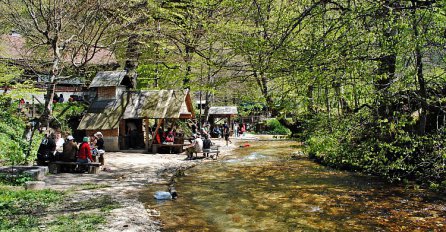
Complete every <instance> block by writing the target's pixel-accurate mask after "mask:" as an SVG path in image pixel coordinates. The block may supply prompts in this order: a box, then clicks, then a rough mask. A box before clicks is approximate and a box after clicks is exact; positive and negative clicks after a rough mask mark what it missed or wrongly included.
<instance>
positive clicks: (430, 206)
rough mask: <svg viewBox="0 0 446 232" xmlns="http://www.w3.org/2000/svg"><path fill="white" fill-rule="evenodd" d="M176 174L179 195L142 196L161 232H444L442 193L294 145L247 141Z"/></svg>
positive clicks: (445, 205)
mask: <svg viewBox="0 0 446 232" xmlns="http://www.w3.org/2000/svg"><path fill="white" fill-rule="evenodd" d="M249 144H250V147H245V148H239V149H236V150H235V151H233V152H232V154H233V155H228V156H225V157H223V158H221V159H219V160H217V161H214V162H206V163H203V164H201V165H198V166H196V167H194V168H192V169H189V170H187V171H186V172H185V175H184V176H182V177H178V178H177V179H176V180H177V183H176V190H177V192H178V196H179V197H178V199H176V200H168V201H157V200H155V199H153V193H154V192H155V191H159V190H164V191H165V190H166V188H167V187H165V186H164V187H162V186H151V187H149V189H147V191H145V194H144V196H143V197H141V200H143V202H145V204H146V207H147V208H148V209H156V210H157V211H160V215H161V216H160V219H161V221H162V222H163V231H446V198H445V196H444V195H442V194H435V193H432V192H429V191H426V190H421V189H418V188H414V187H413V186H412V187H405V186H403V185H396V184H389V183H386V182H384V181H382V180H380V179H378V178H376V177H371V176H366V175H361V174H355V173H350V172H346V171H338V170H333V169H330V168H327V167H324V166H321V165H319V164H317V163H315V162H313V161H311V160H309V159H307V158H292V156H295V154H298V151H299V149H300V147H299V143H297V142H291V141H290V142H288V141H287V142H284V141H281V142H279V141H274V142H269V141H268V142H261V141H259V142H249Z"/></svg>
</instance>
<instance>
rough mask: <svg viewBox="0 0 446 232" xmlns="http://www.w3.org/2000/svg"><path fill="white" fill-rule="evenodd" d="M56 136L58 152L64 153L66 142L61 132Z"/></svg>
mask: <svg viewBox="0 0 446 232" xmlns="http://www.w3.org/2000/svg"><path fill="white" fill-rule="evenodd" d="M54 135H55V138H54V140H55V142H56V151H57V152H63V144H64V143H65V140H64V139H63V138H62V134H61V133H60V131H57V132H56V133H55V134H54Z"/></svg>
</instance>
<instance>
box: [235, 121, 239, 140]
mask: <svg viewBox="0 0 446 232" xmlns="http://www.w3.org/2000/svg"><path fill="white" fill-rule="evenodd" d="M234 136H235V137H236V138H237V137H238V122H234Z"/></svg>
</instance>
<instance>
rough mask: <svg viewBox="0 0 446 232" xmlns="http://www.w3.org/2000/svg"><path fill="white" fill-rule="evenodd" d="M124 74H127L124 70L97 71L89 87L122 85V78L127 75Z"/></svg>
mask: <svg viewBox="0 0 446 232" xmlns="http://www.w3.org/2000/svg"><path fill="white" fill-rule="evenodd" d="M126 75H127V72H126V71H103V72H98V73H97V74H96V76H95V77H94V79H93V81H91V84H90V87H89V88H94V87H108V86H119V85H122V83H123V81H124V78H126V77H127V76H126ZM127 78H128V77H127Z"/></svg>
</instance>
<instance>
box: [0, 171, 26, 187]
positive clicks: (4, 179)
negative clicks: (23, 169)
mask: <svg viewBox="0 0 446 232" xmlns="http://www.w3.org/2000/svg"><path fill="white" fill-rule="evenodd" d="M31 180H33V178H32V177H31V176H29V175H27V174H18V175H17V176H11V175H9V174H6V173H0V184H4V185H13V186H21V185H23V184H25V182H27V181H31Z"/></svg>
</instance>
